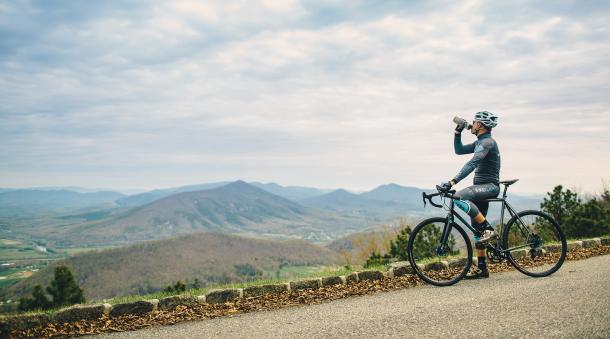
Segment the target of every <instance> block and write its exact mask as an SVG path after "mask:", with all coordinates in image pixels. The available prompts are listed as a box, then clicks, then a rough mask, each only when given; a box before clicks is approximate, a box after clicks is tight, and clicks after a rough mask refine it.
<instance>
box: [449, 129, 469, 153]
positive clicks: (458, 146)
mask: <svg viewBox="0 0 610 339" xmlns="http://www.w3.org/2000/svg"><path fill="white" fill-rule="evenodd" d="M453 149H454V150H455V154H460V155H461V154H470V153H473V152H474V143H472V144H468V145H463V144H462V134H461V133H456V134H455V137H453Z"/></svg>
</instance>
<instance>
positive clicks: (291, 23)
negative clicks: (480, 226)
mask: <svg viewBox="0 0 610 339" xmlns="http://www.w3.org/2000/svg"><path fill="white" fill-rule="evenodd" d="M608 22H610V3H609V2H608V1H489V2H482V1H435V2H425V3H424V2H415V1H356V0H349V1H348V0H346V1H329V0H324V1H322V0H320V1H298V0H294V1H289V0H261V1H216V2H215V1H158V2H155V1H77V0H75V1H19V0H13V1H0V136H1V141H0V187H33V186H62V185H70V186H85V187H96V188H114V189H128V188H129V189H131V188H142V189H149V188H161V187H169V186H178V185H186V184H196V183H205V182H213V181H221V180H236V179H243V180H247V181H264V182H268V181H273V182H277V183H280V184H283V185H303V186H315V187H344V188H348V189H354V190H366V189H371V188H373V187H375V186H377V185H380V184H385V183H389V182H395V183H398V184H401V185H411V186H419V187H432V185H434V184H437V183H439V182H441V181H446V180H448V179H450V178H452V177H453V176H454V175H455V174H456V173H457V172H458V170H459V169H460V167H461V166H462V165H463V164H464V163H465V162H466V161H467V160H468V159H469V158H470V156H458V155H455V154H454V153H453V142H452V139H453V133H452V129H453V124H452V122H451V120H452V118H453V116H454V115H460V116H463V117H464V118H466V119H468V120H471V119H472V117H473V115H474V113H475V112H477V111H480V110H488V111H491V112H494V113H496V114H497V115H498V116H499V117H500V118H499V119H500V120H499V126H498V127H497V128H496V129H495V130H494V137H495V139H496V141H497V142H498V144H499V147H500V151H501V154H502V171H501V177H502V178H503V179H511V178H520V179H521V181H520V182H519V183H518V184H517V185H515V186H513V188H514V191H518V192H546V191H549V190H550V189H552V188H553V187H554V186H555V185H556V184H563V185H566V186H568V187H575V188H578V189H580V190H583V191H588V192H596V191H600V190H601V188H602V180H604V179H605V180H606V181H608V180H610V29H609V27H610V25H608ZM464 141H468V142H472V141H474V137H473V136H472V135H470V134H465V135H464ZM471 181H472V177H469V178H467V179H465V180H464V184H467V183H469V182H471ZM464 184H461V185H464ZM511 189H512V188H511Z"/></svg>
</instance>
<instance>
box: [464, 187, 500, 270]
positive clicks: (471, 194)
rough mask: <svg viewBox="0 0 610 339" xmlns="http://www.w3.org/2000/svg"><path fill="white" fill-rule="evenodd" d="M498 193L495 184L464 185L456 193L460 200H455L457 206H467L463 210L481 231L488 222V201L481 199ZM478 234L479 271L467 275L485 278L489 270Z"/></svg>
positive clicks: (476, 243) (476, 245)
mask: <svg viewBox="0 0 610 339" xmlns="http://www.w3.org/2000/svg"><path fill="white" fill-rule="evenodd" d="M499 193H500V187H499V186H498V185H495V184H484V185H473V186H470V187H466V188H464V189H463V190H461V191H459V192H457V193H456V195H457V196H459V197H460V200H458V201H456V204H457V205H458V206H460V205H462V206H467V207H468V208H467V209H466V210H465V209H463V208H462V210H464V211H465V212H466V213H468V216H470V219H471V221H472V226H473V227H474V228H475V229H476V230H477V231H479V232H483V231H484V230H485V228H487V227H489V228H491V226H488V225H489V223H488V222H487V220H486V219H485V216H487V211H488V210H489V202H487V201H482V200H483V199H489V198H495V197H497V196H498V194H499ZM478 239H479V237H478V234H475V248H476V250H477V268H478V269H479V272H477V273H476V274H474V275H471V276H468V278H486V277H489V271H488V269H487V263H486V256H485V244H484V243H482V242H480V241H478Z"/></svg>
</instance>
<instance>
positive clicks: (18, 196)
mask: <svg viewBox="0 0 610 339" xmlns="http://www.w3.org/2000/svg"><path fill="white" fill-rule="evenodd" d="M124 196H125V195H124V194H121V193H117V192H110V191H108V192H104V191H102V192H89V193H79V192H74V191H68V190H52V189H45V190H38V189H16V190H9V191H4V192H0V215H1V216H5V217H6V216H22V215H32V214H41V213H64V212H69V211H75V210H78V209H85V208H93V207H97V208H105V207H111V206H115V203H114V202H115V201H116V200H117V199H120V198H122V197H124Z"/></svg>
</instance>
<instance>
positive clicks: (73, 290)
mask: <svg viewBox="0 0 610 339" xmlns="http://www.w3.org/2000/svg"><path fill="white" fill-rule="evenodd" d="M47 292H48V293H49V294H50V295H51V297H53V307H61V306H67V305H73V304H78V303H83V302H85V297H84V296H83V290H82V289H81V288H80V287H78V285H77V284H76V281H75V280H74V275H73V274H72V271H70V269H69V268H68V267H67V266H58V267H56V268H55V279H53V281H51V285H50V286H48V287H47Z"/></svg>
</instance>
